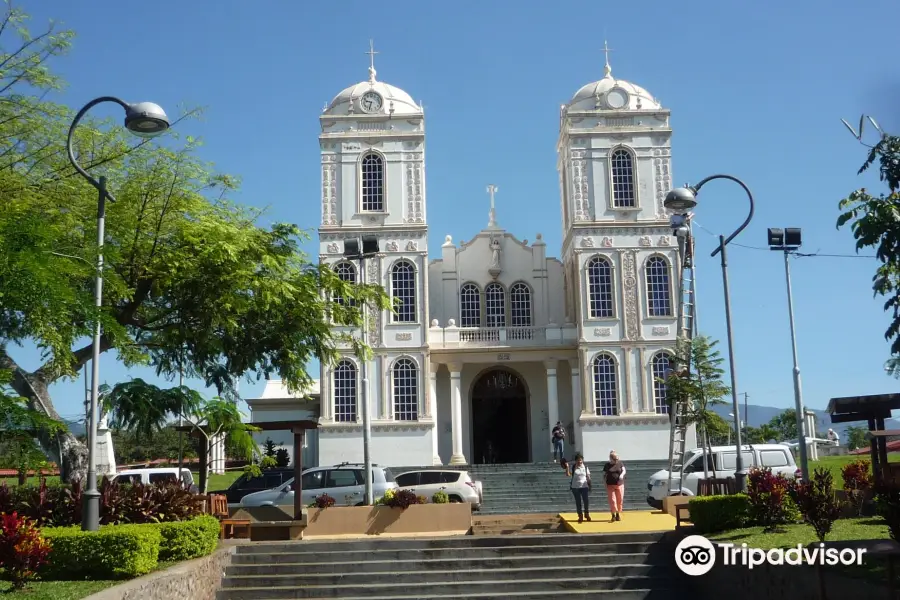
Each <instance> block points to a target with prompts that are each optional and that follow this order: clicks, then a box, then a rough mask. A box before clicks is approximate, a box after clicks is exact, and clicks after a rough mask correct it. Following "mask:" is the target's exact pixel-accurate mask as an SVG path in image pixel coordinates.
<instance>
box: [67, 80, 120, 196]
mask: <svg viewBox="0 0 900 600" xmlns="http://www.w3.org/2000/svg"><path fill="white" fill-rule="evenodd" d="M104 102H114V103H116V104H118V105H119V106H121V107H122V108H124V109H125V110H126V111H127V110H128V107H129V104H128V103H127V102H125V101H124V100H120V99H119V98H116V97H115V96H101V97H99V98H94V99H93V100H91V101H90V102H88V103H87V104H85V105H84V107H82V109H81V110H79V111H78V114H77V115H75V119H74V120H73V121H72V124H71V125H70V126H69V135H68V137H66V151H67V152H68V154H69V162H70V163H72V166H73V167H75V170H76V171H78V172H79V173H80V174H81V176H82V177H84V178H85V179H87V180H88V181H90V182H91V185H93V186H94V187H95V188H97V190H101V186H100V182H99V181H97V180H96V179H94V178H93V177H91V176H90V175H89V174H88V172H87V171H85V170H84V169H83V168H82V167H81V165H80V164H78V161H77V160H76V159H75V152H74V151H73V149H72V135H73V134H74V133H75V128H76V127H77V126H78V123H79V121H81V119H82V118H83V117H84V115H85V114H87V112H88V111H89V110H91V109H92V108H94V107H95V106H97V105H98V104H102V103H104ZM103 191H104V192H105V193H106V197H107V198H108V199H109V200H110V202H115V201H116V199H115V198H113V195H112V194H110V193H109V192H107V191H105V190H103Z"/></svg>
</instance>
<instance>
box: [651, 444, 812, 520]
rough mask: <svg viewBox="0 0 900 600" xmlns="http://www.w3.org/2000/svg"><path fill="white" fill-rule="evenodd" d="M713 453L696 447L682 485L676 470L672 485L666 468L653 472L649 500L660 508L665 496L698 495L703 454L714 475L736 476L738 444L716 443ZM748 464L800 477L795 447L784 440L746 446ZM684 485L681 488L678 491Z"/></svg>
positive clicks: (745, 462)
mask: <svg viewBox="0 0 900 600" xmlns="http://www.w3.org/2000/svg"><path fill="white" fill-rule="evenodd" d="M711 451H712V456H711V457H710V455H709V454H708V453H705V452H704V451H703V450H702V449H701V448H696V449H694V450H692V451H691V452H690V453H689V454H688V456H687V458H686V459H685V463H684V481H682V482H681V485H680V486H679V485H678V482H677V479H678V475H677V474H675V476H674V479H673V481H672V488H673V489H674V490H675V491H671V492H670V491H669V490H667V489H666V487H667V485H668V482H669V471H668V469H663V470H662V471H658V472H656V473H654V474H653V475H651V476H650V480H649V481H648V482H647V504H649V505H650V506H652V507H653V508H656V509H661V508H662V503H663V498H665V497H666V496H667V495H669V496H679V495H683V496H696V495H697V487H698V481H699V480H701V479H703V458H704V457H705V458H706V468H707V471H708V472H709V476H710V477H714V478H716V479H725V478H728V477H734V471H735V469H736V465H735V463H736V460H735V459H736V458H737V451H736V450H735V447H734V446H713V447H712V448H711ZM741 456H742V458H743V463H744V468H745V469H750V468H752V467H760V468H764V467H769V468H771V469H772V473H775V474H778V473H783V474H784V476H785V477H789V478H796V479H799V478H800V476H801V471H800V469H799V468H797V463H796V462H795V461H794V454H793V452H791V449H790V448H789V447H788V446H786V445H783V444H753V445H747V446H744V450H743V451H742V452H741ZM679 487H680V492H679V491H677V490H678V488H679Z"/></svg>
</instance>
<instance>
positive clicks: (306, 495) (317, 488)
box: [241, 463, 397, 508]
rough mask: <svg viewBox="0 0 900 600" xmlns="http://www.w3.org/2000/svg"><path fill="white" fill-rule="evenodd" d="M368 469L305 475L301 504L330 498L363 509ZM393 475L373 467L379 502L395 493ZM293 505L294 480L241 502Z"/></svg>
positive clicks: (345, 467) (352, 466)
mask: <svg viewBox="0 0 900 600" xmlns="http://www.w3.org/2000/svg"><path fill="white" fill-rule="evenodd" d="M364 470H365V465H362V464H357V463H341V464H339V465H334V466H332V467H314V468H312V469H307V470H305V471H303V476H302V479H301V480H300V483H301V484H302V488H303V492H302V500H301V501H302V502H303V505H304V506H306V505H308V504H310V503H312V502H313V501H314V500H315V499H316V497H318V496H321V495H322V494H328V495H329V496H331V497H332V498H334V500H335V505H336V506H360V505H362V504H365V501H366V482H365V478H364V477H363V473H364ZM396 489H397V482H396V481H394V474H393V473H391V470H390V469H388V468H387V467H380V466H378V465H372V495H373V496H374V499H375V500H378V499H379V498H381V497H382V496H384V493H385V492H386V491H387V490H396ZM293 504H294V479H293V478H291V479H289V480H287V481H285V482H284V483H283V484H281V485H280V486H278V487H277V488H273V489H271V490H265V491H262V492H254V493H252V494H247V495H246V496H244V497H243V498H242V499H241V506H243V507H248V508H249V507H253V506H290V505H293Z"/></svg>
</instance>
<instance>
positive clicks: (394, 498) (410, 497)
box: [382, 490, 428, 509]
mask: <svg viewBox="0 0 900 600" xmlns="http://www.w3.org/2000/svg"><path fill="white" fill-rule="evenodd" d="M388 492H391V493H388ZM382 500H383V504H384V505H385V506H390V507H391V508H401V509H406V508H409V507H410V506H411V505H413V504H426V503H427V502H428V499H427V498H425V497H424V496H417V495H416V493H415V492H413V491H411V490H399V491H396V492H394V491H393V490H388V491H387V492H385V494H384V498H383V499H382Z"/></svg>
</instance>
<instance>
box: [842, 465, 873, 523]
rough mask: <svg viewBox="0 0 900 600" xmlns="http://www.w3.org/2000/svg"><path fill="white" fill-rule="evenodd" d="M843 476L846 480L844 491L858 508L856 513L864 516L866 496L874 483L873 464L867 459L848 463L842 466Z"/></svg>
mask: <svg viewBox="0 0 900 600" xmlns="http://www.w3.org/2000/svg"><path fill="white" fill-rule="evenodd" d="M841 477H842V478H843V480H844V491H845V492H847V497H849V498H850V502H851V503H852V504H853V506H854V508H856V514H857V515H859V516H862V513H863V506H864V505H865V502H866V498H867V497H868V495H869V493H870V491H871V490H872V486H873V485H874V480H873V478H872V468H871V464H870V463H869V461H867V460H855V461H853V462H851V463H847V464H846V465H844V466H843V467H842V468H841Z"/></svg>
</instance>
